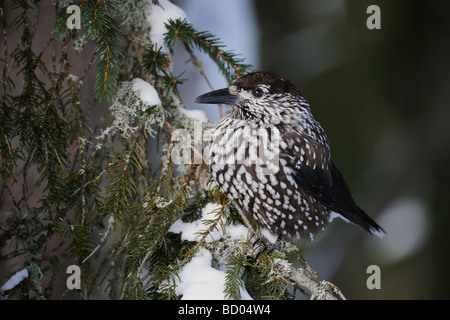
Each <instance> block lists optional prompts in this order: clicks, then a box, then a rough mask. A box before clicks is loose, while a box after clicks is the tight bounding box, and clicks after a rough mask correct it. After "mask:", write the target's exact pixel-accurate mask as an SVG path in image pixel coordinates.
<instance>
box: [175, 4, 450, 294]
mask: <svg viewBox="0 0 450 320" xmlns="http://www.w3.org/2000/svg"><path fill="white" fill-rule="evenodd" d="M175 2H176V3H177V5H179V6H180V7H181V8H183V9H184V10H185V11H186V13H187V15H188V17H189V20H190V21H191V22H192V23H193V24H194V26H195V27H196V29H197V30H201V31H203V30H208V31H210V32H212V33H213V34H215V35H217V36H218V37H219V38H220V39H222V41H223V42H224V44H226V46H227V48H228V49H232V50H235V52H237V53H240V54H242V56H243V57H244V58H245V59H246V61H247V62H248V63H250V64H252V65H253V66H254V67H255V69H256V70H268V71H272V72H275V73H278V74H280V75H282V76H284V77H286V78H289V79H290V80H292V81H294V82H295V83H297V84H298V86H299V87H300V89H301V90H302V92H303V94H304V95H305V97H306V98H307V99H308V101H309V103H310V104H311V109H312V112H313V114H314V116H315V118H316V119H317V120H318V121H319V122H320V123H321V124H322V126H323V127H324V129H325V131H326V132H327V134H328V138H329V140H330V144H331V148H332V155H333V159H334V162H335V163H336V165H337V166H338V167H339V168H340V170H341V172H342V174H343V175H344V177H345V178H346V180H347V182H348V184H349V186H350V189H351V190H352V192H353V194H354V197H355V198H356V200H357V202H358V203H359V205H360V206H361V207H362V208H364V209H365V210H366V211H367V212H368V213H369V214H370V215H371V216H372V217H373V218H375V220H377V221H378V222H379V223H380V224H381V225H382V227H383V228H384V229H385V230H386V232H387V235H386V236H385V237H384V238H383V239H378V238H374V239H371V238H370V237H369V236H368V235H367V234H365V233H364V232H362V231H361V230H360V229H359V228H356V227H354V226H350V225H348V224H346V223H345V222H343V221H337V220H335V221H334V222H333V223H332V224H331V225H330V226H329V228H328V229H327V231H326V232H325V233H323V234H322V235H321V236H320V237H318V239H317V240H316V241H315V242H314V243H312V244H303V245H302V246H303V247H304V249H303V253H304V256H305V258H306V259H307V261H308V262H309V263H310V264H311V266H312V267H313V268H314V269H315V270H317V271H318V272H319V275H320V277H321V278H322V279H327V280H330V281H332V282H333V283H335V284H336V285H337V286H338V287H340V288H341V289H342V291H343V293H344V294H345V295H346V297H348V298H351V299H448V298H450V293H449V290H448V288H449V286H450V277H449V275H448V272H450V249H449V245H450V232H449V231H448V229H447V228H448V227H449V226H450V214H449V209H448V204H447V200H448V199H449V198H450V193H449V189H450V188H449V181H450V171H449V163H450V148H449V147H450V19H449V18H448V15H449V12H450V2H448V1H444V0H434V1H427V2H420V3H418V2H417V3H415V2H411V1H406V0H399V1H380V0H375V1H363V0H360V1H354V0H300V1H299V0H296V1H295V0H284V1H270V0H255V1H251V0H246V1H243V0H232V1H220V0H214V1H213V0H196V1H188V0H178V1H175ZM370 5H377V6H379V8H380V10H381V29H380V30H376V29H375V30H369V29H368V28H367V26H366V21H367V19H368V18H369V17H370V16H371V14H368V13H366V11H367V8H368V7H369V6H370ZM203 60H204V64H205V68H206V70H207V74H208V76H209V77H210V80H211V82H212V83H213V85H214V87H215V88H221V87H225V86H226V83H225V81H224V80H223V79H222V77H221V76H220V75H218V74H217V69H216V68H215V67H214V66H213V65H212V64H211V65H210V64H209V61H208V59H207V58H206V57H205V58H204V59H203ZM184 62H185V61H184V60H182V59H180V62H179V63H181V64H184ZM176 67H177V65H176ZM183 68H185V65H183ZM191 72H192V77H193V78H194V79H195V77H198V76H197V73H198V72H197V71H195V70H194V69H192V70H191ZM182 90H183V95H184V96H185V97H189V98H186V99H185V101H193V99H194V98H195V97H196V96H197V95H199V94H200V93H203V92H206V91H208V90H209V88H208V87H207V86H206V84H204V81H202V80H201V79H200V77H198V82H197V81H189V82H188V83H187V84H186V85H185V86H183V88H182ZM192 107H193V108H195V109H204V110H205V111H207V112H208V116H209V118H210V119H212V120H218V119H219V116H218V112H217V110H216V109H215V108H208V107H204V106H201V105H194V104H192ZM370 265H377V266H379V267H380V270H381V289H379V290H377V289H374V290H369V289H368V288H367V286H366V281H367V278H368V277H369V276H370V274H368V273H367V268H368V267H369V266H370Z"/></svg>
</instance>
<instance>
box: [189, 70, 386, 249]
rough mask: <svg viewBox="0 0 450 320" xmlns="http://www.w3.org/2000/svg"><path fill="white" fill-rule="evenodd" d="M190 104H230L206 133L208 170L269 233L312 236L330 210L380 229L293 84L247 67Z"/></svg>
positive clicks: (374, 231)
mask: <svg viewBox="0 0 450 320" xmlns="http://www.w3.org/2000/svg"><path fill="white" fill-rule="evenodd" d="M196 102H198V103H208V104H227V105H229V106H230V111H229V112H228V114H227V115H226V116H225V117H224V118H223V119H222V120H221V121H220V123H219V124H218V126H217V128H216V129H215V131H214V134H213V137H212V143H211V145H210V149H209V162H210V167H211V171H212V176H213V178H214V180H215V181H216V182H217V184H218V185H219V187H220V189H221V191H222V192H224V193H225V194H227V196H228V197H229V198H231V199H234V200H235V201H236V202H237V203H238V204H239V205H240V206H241V207H242V208H243V209H244V210H246V211H247V212H249V213H251V214H252V215H253V217H254V218H255V219H256V220H258V221H259V222H261V223H262V224H263V225H264V226H265V227H266V228H268V229H269V231H271V232H272V233H273V234H275V235H277V236H279V237H287V238H293V239H298V238H300V239H311V240H313V238H314V236H315V235H316V234H317V233H318V232H320V231H322V230H324V229H325V227H326V225H327V224H328V222H330V221H331V220H332V219H333V218H334V217H335V216H341V217H343V218H344V219H345V220H347V221H350V222H352V223H355V224H357V225H359V226H361V227H362V228H363V229H364V230H366V231H367V232H368V233H369V234H370V235H373V234H376V235H379V236H381V235H383V234H384V230H383V229H382V228H381V227H380V226H379V225H378V224H377V223H376V222H375V221H373V220H372V219H371V218H370V217H369V216H368V215H367V214H366V213H365V212H364V211H363V210H362V209H360V208H359V207H358V206H357V205H356V203H355V201H354V200H353V197H352V195H351V193H350V191H349V188H348V187H347V184H346V183H345V181H344V179H343V177H342V175H341V173H340V172H339V170H338V169H337V168H336V166H335V165H334V163H333V162H332V160H331V154H330V147H329V145H328V139H327V136H326V135H325V132H324V130H323V129H322V127H321V126H320V124H319V123H318V122H317V121H316V120H315V119H314V118H313V116H312V114H311V110H310V106H309V104H308V102H307V101H306V99H305V98H304V97H303V95H302V93H301V92H300V90H299V89H298V87H297V86H296V85H295V84H294V83H293V82H291V81H289V80H287V79H284V78H282V77H280V76H277V75H275V74H273V73H270V72H253V73H249V74H247V75H245V76H243V77H241V78H240V79H238V80H237V81H236V82H235V83H234V84H233V85H232V86H230V87H229V88H225V89H220V90H215V91H212V92H209V93H206V94H203V95H201V96H199V97H198V98H197V99H196Z"/></svg>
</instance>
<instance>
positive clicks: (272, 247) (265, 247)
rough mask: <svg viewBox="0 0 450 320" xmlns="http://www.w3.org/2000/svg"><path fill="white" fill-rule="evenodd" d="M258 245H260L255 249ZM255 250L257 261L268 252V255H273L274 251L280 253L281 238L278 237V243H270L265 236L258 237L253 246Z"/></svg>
mask: <svg viewBox="0 0 450 320" xmlns="http://www.w3.org/2000/svg"><path fill="white" fill-rule="evenodd" d="M257 244H260V245H259V246H257V247H256V248H255V246H256V245H257ZM252 246H253V248H254V252H256V256H255V259H258V258H259V256H260V255H261V254H262V253H263V252H266V253H267V254H270V253H272V252H273V251H280V248H281V237H278V239H277V241H276V242H275V243H272V242H270V241H269V240H267V238H265V237H264V236H258V237H257V238H256V240H255V241H254V242H253V244H252Z"/></svg>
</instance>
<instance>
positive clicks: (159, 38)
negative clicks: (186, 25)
mask: <svg viewBox="0 0 450 320" xmlns="http://www.w3.org/2000/svg"><path fill="white" fill-rule="evenodd" d="M158 2H159V5H157V4H153V2H152V0H148V4H149V5H148V7H147V8H146V10H145V17H146V20H147V22H148V23H149V25H150V27H151V30H150V34H149V37H150V40H151V42H152V43H153V44H155V45H156V46H157V47H162V48H163V51H164V52H168V51H169V49H168V48H167V46H166V44H165V43H164V33H166V32H167V28H166V26H165V25H164V24H165V23H167V21H168V20H169V19H172V20H176V19H181V20H183V19H187V15H186V13H185V12H184V11H183V9H181V8H180V7H177V6H176V5H174V4H173V3H172V2H170V1H169V0H159V1H158Z"/></svg>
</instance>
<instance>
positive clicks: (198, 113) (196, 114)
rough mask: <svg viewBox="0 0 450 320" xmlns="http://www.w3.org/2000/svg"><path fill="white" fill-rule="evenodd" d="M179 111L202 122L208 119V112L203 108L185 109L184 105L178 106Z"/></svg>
mask: <svg viewBox="0 0 450 320" xmlns="http://www.w3.org/2000/svg"><path fill="white" fill-rule="evenodd" d="M178 111H180V113H182V114H184V115H185V116H186V117H189V118H192V119H195V120H199V121H201V122H207V121H208V116H207V115H206V112H205V111H203V110H198V109H196V110H188V109H184V108H182V107H178Z"/></svg>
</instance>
